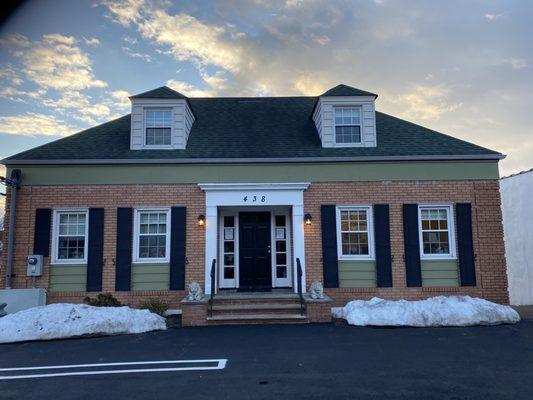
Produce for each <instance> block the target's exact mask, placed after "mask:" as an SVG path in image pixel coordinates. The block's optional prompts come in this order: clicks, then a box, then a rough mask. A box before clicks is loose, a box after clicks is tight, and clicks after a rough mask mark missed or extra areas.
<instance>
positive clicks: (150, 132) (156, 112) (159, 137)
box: [144, 108, 172, 147]
mask: <svg viewBox="0 0 533 400" xmlns="http://www.w3.org/2000/svg"><path fill="white" fill-rule="evenodd" d="M144 126H145V134H144V144H145V145H146V146H154V147H157V146H163V147H165V146H167V147H168V146H170V145H171V144H172V109H170V108H167V109H165V108H147V109H145V110H144Z"/></svg>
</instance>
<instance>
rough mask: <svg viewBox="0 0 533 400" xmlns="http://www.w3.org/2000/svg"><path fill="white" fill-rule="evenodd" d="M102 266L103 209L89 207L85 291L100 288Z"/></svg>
mask: <svg viewBox="0 0 533 400" xmlns="http://www.w3.org/2000/svg"><path fill="white" fill-rule="evenodd" d="M103 266H104V209H103V208H90V209H89V248H88V252H87V291H88V292H99V291H101V290H102V269H103Z"/></svg>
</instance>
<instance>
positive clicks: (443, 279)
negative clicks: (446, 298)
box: [421, 260, 459, 287]
mask: <svg viewBox="0 0 533 400" xmlns="http://www.w3.org/2000/svg"><path fill="white" fill-rule="evenodd" d="M421 264H422V286H425V287H444V286H446V287H450V286H451V287H453V286H459V270H458V265H457V260H422V261H421Z"/></svg>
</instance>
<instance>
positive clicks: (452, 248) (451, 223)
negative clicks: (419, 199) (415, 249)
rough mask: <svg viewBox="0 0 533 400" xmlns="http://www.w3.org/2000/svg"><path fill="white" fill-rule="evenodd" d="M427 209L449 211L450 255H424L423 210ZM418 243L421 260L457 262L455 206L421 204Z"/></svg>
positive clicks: (419, 208) (419, 207)
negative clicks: (444, 209)
mask: <svg viewBox="0 0 533 400" xmlns="http://www.w3.org/2000/svg"><path fill="white" fill-rule="evenodd" d="M425 208H446V209H448V213H447V214H448V241H449V243H450V253H448V254H424V242H423V240H422V209H425ZM418 242H419V247H420V259H421V260H456V259H457V256H456V252H455V224H454V215H453V204H419V205H418Z"/></svg>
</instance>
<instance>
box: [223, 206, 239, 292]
mask: <svg viewBox="0 0 533 400" xmlns="http://www.w3.org/2000/svg"><path fill="white" fill-rule="evenodd" d="M224 217H233V218H234V220H233V229H234V231H233V243H234V244H233V246H234V248H233V268H234V270H233V271H234V272H233V279H225V278H224V268H225V265H224ZM218 226H219V233H218V235H219V245H218V246H219V249H220V255H219V258H218V260H220V261H219V262H218V264H219V265H218V271H219V279H218V285H219V288H221V289H234V288H238V287H239V212H238V211H222V212H221V213H220V215H219V223H218Z"/></svg>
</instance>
